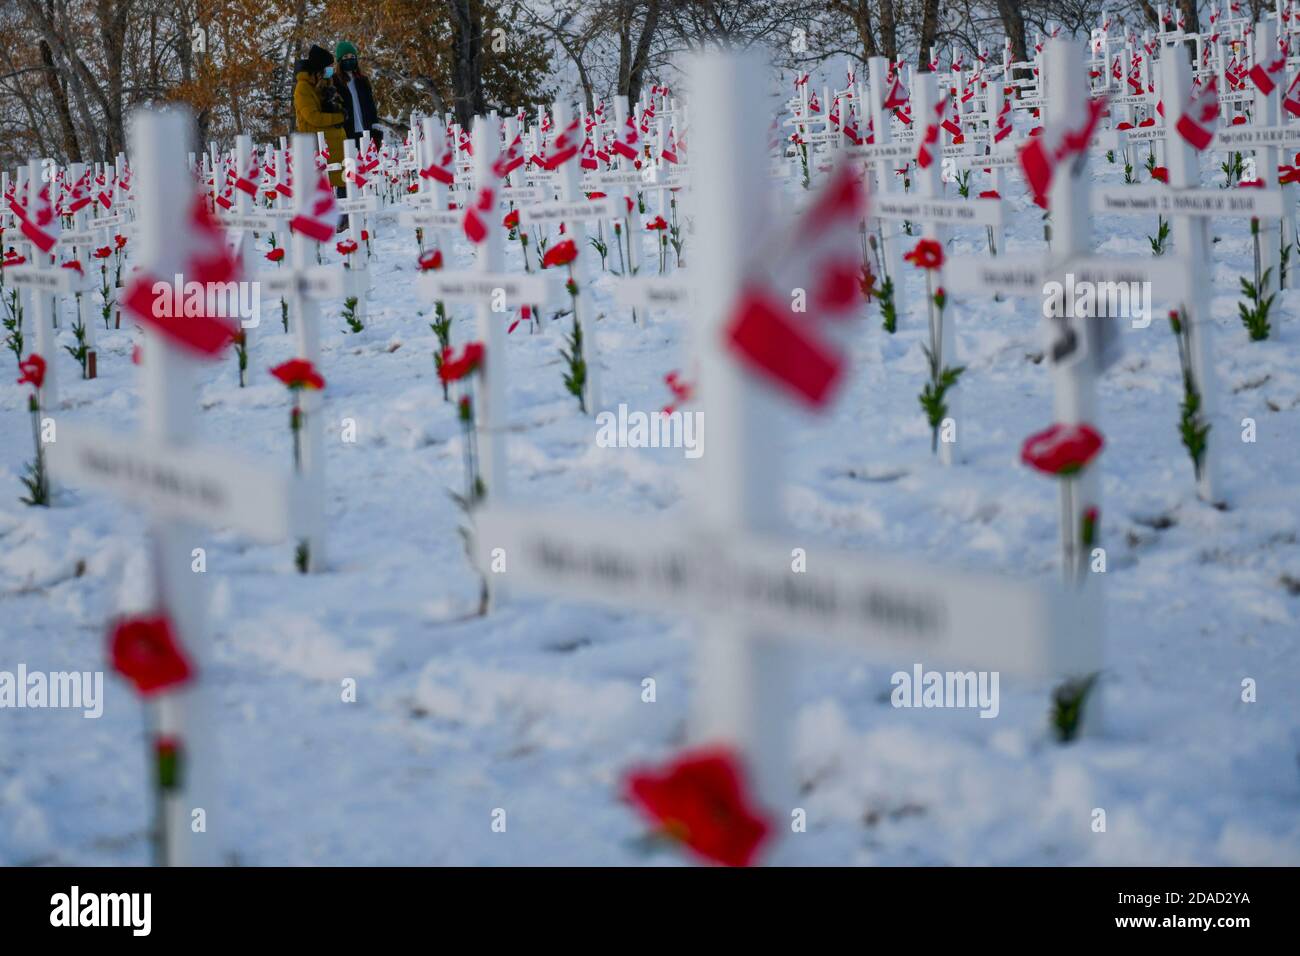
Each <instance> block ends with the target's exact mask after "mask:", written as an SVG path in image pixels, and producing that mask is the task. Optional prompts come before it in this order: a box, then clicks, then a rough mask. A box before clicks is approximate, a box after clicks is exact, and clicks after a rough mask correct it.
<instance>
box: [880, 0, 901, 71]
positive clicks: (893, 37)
mask: <svg viewBox="0 0 1300 956" xmlns="http://www.w3.org/2000/svg"><path fill="white" fill-rule="evenodd" d="M880 52H881V53H882V54H883V55H884V57H885V59H887V60H888V61H889V62H890V63H893V62H894V61H895V60H897V59H898V21H897V20H896V19H895V18H894V0H880Z"/></svg>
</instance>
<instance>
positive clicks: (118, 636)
mask: <svg viewBox="0 0 1300 956" xmlns="http://www.w3.org/2000/svg"><path fill="white" fill-rule="evenodd" d="M108 649H109V655H110V657H111V659H112V662H113V669H114V670H115V671H117V672H118V673H119V674H121V675H122V676H123V677H125V678H126V679H127V680H129V681H130V682H131V683H133V684H134V685H135V689H136V690H137V691H138V692H139V694H140V696H142V697H149V696H152V695H153V694H156V693H158V692H159V691H163V690H166V689H167V688H169V687H174V686H176V685H177V684H183V683H185V682H186V681H187V680H189V679H190V676H191V675H192V674H193V670H192V668H191V667H190V663H189V661H188V660H187V659H186V657H185V654H184V653H183V652H182V651H181V649H180V647H179V646H178V645H177V643H176V638H175V636H174V635H173V634H172V627H171V622H170V621H168V620H167V618H166V617H163V616H161V615H160V616H157V617H134V618H125V619H123V620H121V621H119V622H118V623H117V626H116V627H114V628H113V633H112V634H111V635H110V636H109V641H108Z"/></svg>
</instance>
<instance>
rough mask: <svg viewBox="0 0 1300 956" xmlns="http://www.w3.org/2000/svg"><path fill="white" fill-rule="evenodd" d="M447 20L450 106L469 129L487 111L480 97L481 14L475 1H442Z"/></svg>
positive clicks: (481, 92) (481, 83)
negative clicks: (448, 24) (450, 83)
mask: <svg viewBox="0 0 1300 956" xmlns="http://www.w3.org/2000/svg"><path fill="white" fill-rule="evenodd" d="M443 2H444V3H445V4H446V5H447V15H448V16H449V17H450V18H451V57H452V66H451V80H452V107H453V109H454V110H455V111H456V122H458V123H460V125H461V126H462V127H463V128H465V129H469V127H470V124H471V121H472V118H473V117H474V116H477V115H480V114H482V113H486V112H487V103H486V101H485V100H484V98H483V11H482V9H481V8H480V7H479V4H478V2H477V0H443Z"/></svg>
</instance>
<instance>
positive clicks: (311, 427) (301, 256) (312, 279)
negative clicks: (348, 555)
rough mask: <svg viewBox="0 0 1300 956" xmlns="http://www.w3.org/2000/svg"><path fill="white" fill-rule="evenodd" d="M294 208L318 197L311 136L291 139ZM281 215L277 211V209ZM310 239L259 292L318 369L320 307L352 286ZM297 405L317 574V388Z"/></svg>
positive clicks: (309, 545)
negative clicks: (279, 311)
mask: <svg viewBox="0 0 1300 956" xmlns="http://www.w3.org/2000/svg"><path fill="white" fill-rule="evenodd" d="M292 147H293V170H294V174H293V176H294V178H293V208H292V212H293V213H295V214H301V213H307V212H310V211H311V206H312V202H313V200H314V197H315V194H316V177H317V176H318V175H320V174H319V173H318V171H317V169H316V158H315V156H316V140H315V137H313V136H312V135H311V134H310V133H295V134H294V135H293V142H292ZM276 212H279V210H276ZM281 218H282V217H280V216H263V215H261V214H248V215H247V216H246V217H245V221H247V222H248V223H250V224H251V223H253V222H256V223H258V225H250V226H249V228H261V229H265V230H267V231H270V230H272V229H274V228H276V223H277V222H279V221H280V219H281ZM313 242H315V240H314V239H311V238H310V237H308V236H304V235H301V234H299V233H297V232H290V233H289V252H288V256H287V257H286V258H287V260H288V261H287V265H286V263H283V262H282V263H281V264H280V267H278V268H276V269H274V270H267V271H264V272H261V273H259V274H257V281H258V283H259V284H260V286H261V289H260V291H261V292H262V293H268V294H270V295H272V296H276V297H281V298H284V299H287V300H288V302H289V312H290V314H291V315H292V316H293V330H294V335H295V337H296V340H297V346H298V354H297V355H296V356H295V357H296V358H300V359H305V360H306V361H308V362H311V363H312V365H314V366H315V367H316V368H317V369H320V361H321V358H320V306H319V303H320V301H321V300H324V299H338V298H340V297H342V296H345V295H348V294H349V292H348V290H349V289H350V288H351V286H350V285H349V283H348V281H347V276H346V275H344V270H343V268H342V264H341V263H336V264H334V265H325V266H316V265H312V264H310V263H309V261H308V260H309V257H310V254H311V246H310V243H313ZM299 406H300V407H301V409H302V413H303V416H304V418H305V424H304V426H303V430H302V433H301V451H302V476H303V492H302V493H303V494H304V495H305V496H306V498H307V500H308V506H309V514H310V515H311V516H312V520H311V521H310V522H308V527H307V529H306V532H305V534H304V536H303V543H304V544H305V545H306V549H307V571H309V572H317V571H320V570H322V569H323V568H324V567H325V561H326V557H325V423H324V420H323V417H322V414H321V408H322V396H321V392H320V391H318V390H315V389H303V390H302V392H301V394H300V395H299Z"/></svg>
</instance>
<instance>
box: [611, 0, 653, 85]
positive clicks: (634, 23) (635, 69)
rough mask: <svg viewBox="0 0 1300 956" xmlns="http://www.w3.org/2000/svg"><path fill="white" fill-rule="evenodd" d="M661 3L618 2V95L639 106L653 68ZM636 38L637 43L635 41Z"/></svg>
mask: <svg viewBox="0 0 1300 956" xmlns="http://www.w3.org/2000/svg"><path fill="white" fill-rule="evenodd" d="M659 6H660V0H618V3H617V23H618V92H619V93H621V94H622V95H624V96H626V97H627V98H628V102H635V101H636V100H638V99H640V98H641V86H642V84H643V82H644V80H645V74H646V70H647V69H648V68H649V66H650V46H651V44H652V43H653V42H654V39H655V33H656V31H657V30H658V29H659ZM634 38H635V41H634Z"/></svg>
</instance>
